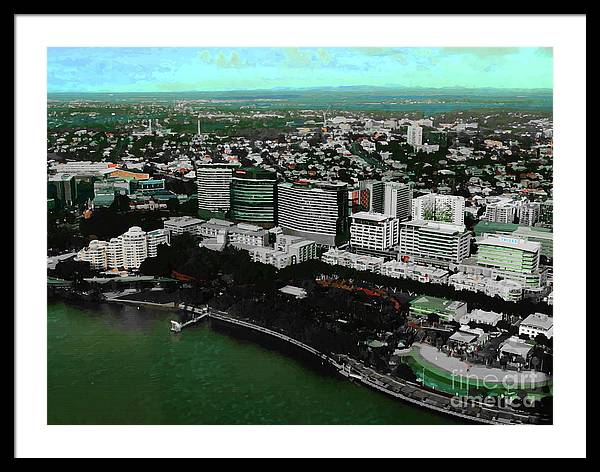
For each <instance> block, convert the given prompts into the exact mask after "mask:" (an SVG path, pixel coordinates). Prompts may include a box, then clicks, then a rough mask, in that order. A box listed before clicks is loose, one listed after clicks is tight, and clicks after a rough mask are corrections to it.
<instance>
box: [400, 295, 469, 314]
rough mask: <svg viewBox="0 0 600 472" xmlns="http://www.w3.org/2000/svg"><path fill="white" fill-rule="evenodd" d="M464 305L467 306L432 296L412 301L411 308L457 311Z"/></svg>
mask: <svg viewBox="0 0 600 472" xmlns="http://www.w3.org/2000/svg"><path fill="white" fill-rule="evenodd" d="M463 305H466V303H464V302H460V301H455V300H447V299H445V298H437V297H431V296H422V297H419V298H415V299H414V300H411V301H410V306H411V307H417V308H419V309H425V310H431V311H443V310H456V309H457V308H460V307H462V306H463Z"/></svg>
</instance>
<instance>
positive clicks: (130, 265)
mask: <svg viewBox="0 0 600 472" xmlns="http://www.w3.org/2000/svg"><path fill="white" fill-rule="evenodd" d="M121 242H122V245H123V267H124V268H125V269H139V267H140V265H142V262H144V259H146V257H148V242H147V238H146V232H145V231H142V228H140V227H139V226H133V227H131V228H129V231H127V232H126V233H123V234H122V235H121Z"/></svg>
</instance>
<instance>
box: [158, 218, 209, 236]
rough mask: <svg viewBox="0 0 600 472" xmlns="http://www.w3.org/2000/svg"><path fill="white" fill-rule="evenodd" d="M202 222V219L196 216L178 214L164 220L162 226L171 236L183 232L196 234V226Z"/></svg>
mask: <svg viewBox="0 0 600 472" xmlns="http://www.w3.org/2000/svg"><path fill="white" fill-rule="evenodd" d="M202 223H204V220H199V219H198V218H193V217H191V216H179V217H175V218H169V219H168V220H166V221H165V223H164V228H165V229H166V230H167V231H168V232H169V233H170V235H171V236H173V235H179V234H183V233H189V234H193V235H197V234H198V228H199V226H200V225H201V224H202Z"/></svg>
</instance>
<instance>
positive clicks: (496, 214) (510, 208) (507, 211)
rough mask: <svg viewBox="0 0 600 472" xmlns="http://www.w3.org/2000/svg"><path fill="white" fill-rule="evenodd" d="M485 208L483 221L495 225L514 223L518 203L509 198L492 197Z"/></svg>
mask: <svg viewBox="0 0 600 472" xmlns="http://www.w3.org/2000/svg"><path fill="white" fill-rule="evenodd" d="M490 200H491V201H489V203H488V204H487V205H486V207H485V214H484V215H483V219H484V220H486V221H494V222H496V223H514V222H515V217H516V216H517V215H518V209H519V206H520V202H516V201H514V200H512V199H510V198H505V197H493V198H492V199H490Z"/></svg>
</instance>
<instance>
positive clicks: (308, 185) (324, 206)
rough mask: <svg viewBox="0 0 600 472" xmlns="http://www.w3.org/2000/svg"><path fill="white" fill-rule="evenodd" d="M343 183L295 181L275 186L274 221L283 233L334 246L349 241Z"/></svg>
mask: <svg viewBox="0 0 600 472" xmlns="http://www.w3.org/2000/svg"><path fill="white" fill-rule="evenodd" d="M347 200H348V189H347V186H346V184H345V183H341V182H339V183H331V182H315V181H306V180H303V181H297V182H294V183H282V184H279V185H278V186H277V218H278V222H279V226H281V228H282V230H283V233H284V234H291V235H292V236H301V237H303V238H307V239H311V240H313V241H315V242H316V243H317V244H320V245H325V246H335V245H336V244H340V243H341V242H343V241H346V240H347V239H348V230H349V228H348V214H347V205H348V203H347Z"/></svg>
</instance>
